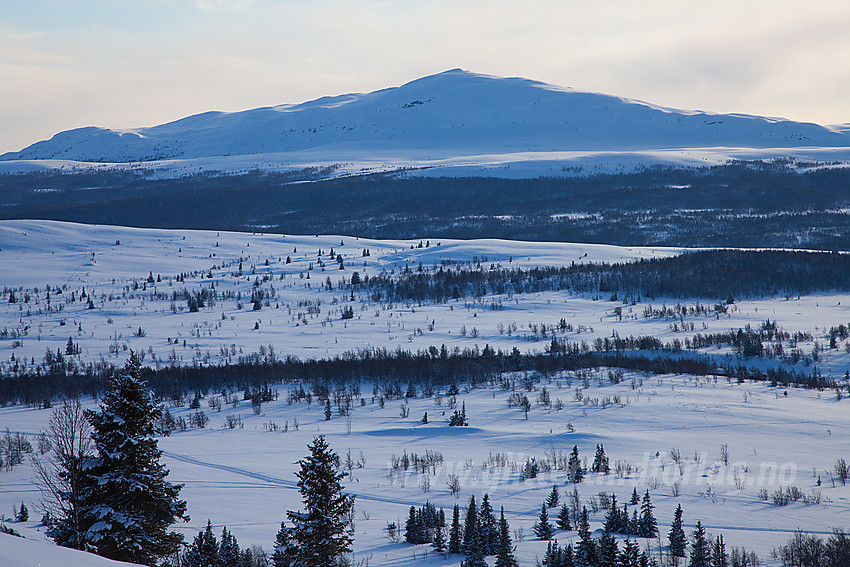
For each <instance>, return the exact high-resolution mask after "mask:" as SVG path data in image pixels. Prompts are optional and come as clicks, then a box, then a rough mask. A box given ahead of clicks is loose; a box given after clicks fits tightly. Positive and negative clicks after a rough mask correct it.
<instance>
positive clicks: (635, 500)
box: [629, 487, 640, 506]
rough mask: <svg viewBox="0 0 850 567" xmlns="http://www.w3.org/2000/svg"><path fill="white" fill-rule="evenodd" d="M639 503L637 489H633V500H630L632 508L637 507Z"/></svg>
mask: <svg viewBox="0 0 850 567" xmlns="http://www.w3.org/2000/svg"><path fill="white" fill-rule="evenodd" d="M639 503H640V500H638V493H637V487H635V488H632V498H631V500H629V504H631V505H632V506H637V505H638V504H639Z"/></svg>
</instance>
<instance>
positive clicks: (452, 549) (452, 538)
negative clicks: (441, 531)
mask: <svg viewBox="0 0 850 567" xmlns="http://www.w3.org/2000/svg"><path fill="white" fill-rule="evenodd" d="M462 541H463V532H462V531H461V529H460V508H459V507H458V505H457V504H455V506H454V508H453V509H452V527H451V529H449V553H460V552H461V551H462V549H461V547H462Z"/></svg>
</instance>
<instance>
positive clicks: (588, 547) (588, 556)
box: [574, 506, 596, 567]
mask: <svg viewBox="0 0 850 567" xmlns="http://www.w3.org/2000/svg"><path fill="white" fill-rule="evenodd" d="M576 523H577V526H578V537H579V540H578V542H577V543H576V547H575V553H574V556H575V563H576V565H578V566H580V567H586V566H592V565H596V542H594V541H593V537H592V536H591V535H590V521H589V520H588V514H587V507H586V506H582V508H581V514H579V517H578V522H576Z"/></svg>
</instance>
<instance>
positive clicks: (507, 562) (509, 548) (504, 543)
mask: <svg viewBox="0 0 850 567" xmlns="http://www.w3.org/2000/svg"><path fill="white" fill-rule="evenodd" d="M494 567H519V563H518V562H517V560H516V557H515V556H514V545H513V542H512V541H511V533H510V529H509V528H508V522H507V521H506V520H505V509H504V508H502V509H501V511H500V512H499V541H498V542H497V544H496V563H495V565H494Z"/></svg>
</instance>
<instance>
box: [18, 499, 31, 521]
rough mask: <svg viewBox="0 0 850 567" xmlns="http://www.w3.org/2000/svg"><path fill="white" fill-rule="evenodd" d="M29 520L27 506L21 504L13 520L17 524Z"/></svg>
mask: <svg viewBox="0 0 850 567" xmlns="http://www.w3.org/2000/svg"><path fill="white" fill-rule="evenodd" d="M29 519H30V511H29V510H27V505H26V504H24V503H23V502H21V507H20V508H19V509H18V513H17V514H15V520H17V521H19V522H26V521H27V520H29Z"/></svg>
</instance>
